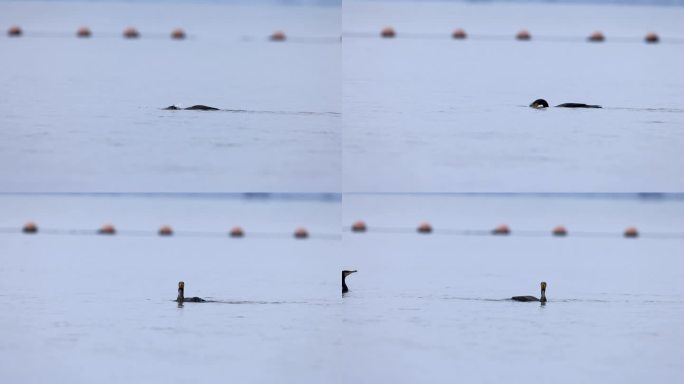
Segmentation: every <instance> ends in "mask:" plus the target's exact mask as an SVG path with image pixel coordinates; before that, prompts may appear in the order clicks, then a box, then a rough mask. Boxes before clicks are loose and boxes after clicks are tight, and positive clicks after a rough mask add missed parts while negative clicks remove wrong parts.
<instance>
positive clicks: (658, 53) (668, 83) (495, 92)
mask: <svg viewBox="0 0 684 384" xmlns="http://www.w3.org/2000/svg"><path fill="white" fill-rule="evenodd" d="M344 14H345V18H344V25H343V33H344V35H345V39H344V55H343V74H344V80H343V81H344V86H343V96H344V97H343V120H344V123H343V130H344V162H343V174H344V186H343V187H344V190H345V191H346V192H454V191H456V192H464V191H466V192H483V191H489V192H544V191H547V192H614V191H620V192H642V191H656V192H662V191H675V192H676V191H681V190H682V188H684V181H683V180H684V179H683V178H682V177H680V175H682V174H684V158H683V157H682V151H681V148H683V147H684V134H683V132H684V130H682V127H684V107H683V106H684V82H682V76H680V74H679V68H680V67H681V64H682V63H683V62H684V56H682V52H684V51H683V50H682V45H681V42H682V41H684V39H682V37H684V28H683V27H682V25H683V24H682V23H681V20H683V19H684V9H682V8H678V7H677V8H669V7H609V6H589V5H582V6H571V5H543V4H534V5H531V4H524V5H511V4H498V3H491V4H489V3H487V4H482V5H479V4H470V3H468V4H464V3H406V2H399V3H376V2H372V3H366V2H355V1H349V2H347V3H345V5H344ZM387 25H391V26H393V27H394V28H395V29H396V31H397V37H396V38H394V39H381V38H380V37H379V33H380V30H381V28H383V27H384V26H387ZM459 27H462V28H464V29H465V30H466V31H467V33H469V34H470V36H469V38H468V39H466V40H463V41H457V40H454V39H451V38H450V34H451V31H453V30H454V29H455V28H459ZM522 28H527V29H528V30H529V31H530V33H531V34H532V36H533V37H532V40H531V41H527V42H521V41H516V40H515V38H514V36H515V33H516V32H517V31H518V30H520V29H522ZM594 30H601V31H603V32H604V34H605V35H606V41H605V42H604V43H602V44H590V43H588V42H586V37H587V36H588V35H589V34H590V33H591V32H593V31H594ZM649 31H655V32H657V33H658V34H659V35H660V36H661V39H662V42H661V43H660V44H650V45H649V44H645V43H644V42H643V36H644V35H645V34H646V33H647V32H649ZM538 98H544V99H547V100H548V101H549V103H550V104H552V105H557V104H560V103H563V102H584V103H589V104H599V105H602V106H603V107H604V108H603V109H592V110H570V109H555V108H550V109H548V110H543V111H539V110H532V109H531V108H528V107H527V106H528V105H529V103H531V102H532V101H533V100H535V99H538Z"/></svg>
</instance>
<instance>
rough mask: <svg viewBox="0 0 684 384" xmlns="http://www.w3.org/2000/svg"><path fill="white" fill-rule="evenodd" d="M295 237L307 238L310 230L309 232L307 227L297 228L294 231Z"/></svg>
mask: <svg viewBox="0 0 684 384" xmlns="http://www.w3.org/2000/svg"><path fill="white" fill-rule="evenodd" d="M294 237H295V239H306V238H307V237H309V232H307V230H306V228H297V229H296V230H295V231H294Z"/></svg>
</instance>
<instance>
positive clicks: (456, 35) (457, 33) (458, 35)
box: [451, 28, 468, 39]
mask: <svg viewBox="0 0 684 384" xmlns="http://www.w3.org/2000/svg"><path fill="white" fill-rule="evenodd" d="M451 37H452V38H453V39H465V38H466V37H468V35H467V34H466V31H465V30H464V29H463V28H458V29H455V30H454V32H452V33H451Z"/></svg>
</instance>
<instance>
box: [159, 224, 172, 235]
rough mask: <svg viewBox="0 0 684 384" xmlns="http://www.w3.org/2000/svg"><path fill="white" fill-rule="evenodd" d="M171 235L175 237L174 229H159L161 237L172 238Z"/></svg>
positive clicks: (165, 226)
mask: <svg viewBox="0 0 684 384" xmlns="http://www.w3.org/2000/svg"><path fill="white" fill-rule="evenodd" d="M171 235H173V229H171V227H170V226H168V225H162V227H161V228H159V236H171Z"/></svg>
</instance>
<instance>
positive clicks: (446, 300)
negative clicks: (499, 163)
mask: <svg viewBox="0 0 684 384" xmlns="http://www.w3.org/2000/svg"><path fill="white" fill-rule="evenodd" d="M360 219H362V220H365V221H366V223H367V225H368V231H367V232H366V233H352V232H349V231H347V232H346V233H345V235H344V238H343V245H342V246H343V249H344V258H343V263H342V266H343V268H345V269H357V270H358V272H357V273H355V274H353V275H351V276H350V277H349V278H348V279H347V282H348V285H349V288H350V292H349V294H347V295H346V296H345V297H344V300H343V301H344V302H343V307H344V312H343V322H342V324H343V326H342V338H343V340H344V343H343V344H342V346H341V351H342V353H341V356H344V358H343V359H342V365H343V366H344V367H345V368H346V369H345V370H344V380H345V382H349V383H355V382H363V383H372V382H378V381H393V382H402V383H415V382H430V383H453V382H454V381H464V382H477V383H501V382H512V383H527V382H531V381H548V382H560V383H577V382H602V383H643V382H645V381H650V380H655V381H659V382H672V381H677V380H678V378H680V377H681V376H682V374H684V367H683V366H682V364H681V360H682V358H684V347H683V345H684V331H683V330H682V327H681V318H682V316H683V315H684V284H683V283H682V281H684V268H682V267H683V260H682V255H683V254H684V252H683V251H684V232H683V231H682V228H684V202H683V201H682V200H681V199H678V200H669V199H637V198H634V197H629V196H624V197H622V198H618V199H615V198H614V197H611V196H604V197H594V198H586V197H581V196H580V197H578V196H546V197H544V196H510V195H507V196H501V195H494V196H481V195H479V196H478V195H473V196H462V195H456V196H453V195H451V196H450V195H422V196H421V195H391V194H390V195H382V194H380V195H363V194H360V195H345V198H344V207H343V223H344V225H345V227H347V228H348V226H350V225H351V223H352V222H354V221H356V220H360ZM423 221H428V222H430V223H431V224H432V225H433V227H434V228H435V231H436V232H435V233H434V234H431V235H421V234H418V233H416V232H415V227H416V226H417V225H418V224H419V223H421V222H423ZM501 223H506V224H508V225H509V226H510V228H511V230H512V234H511V235H510V236H492V235H484V236H482V235H477V236H462V235H453V234H450V233H448V232H447V230H448V229H480V230H489V229H492V228H493V227H494V226H496V225H498V224H501ZM558 224H563V225H565V226H566V227H567V229H568V231H569V234H568V236H567V237H564V238H559V237H553V236H551V228H553V227H555V226H556V225H558ZM629 225H635V226H636V227H638V228H639V230H640V231H641V232H642V233H643V234H644V236H645V235H646V234H647V233H649V232H650V233H656V232H670V233H677V234H679V237H677V238H669V239H662V238H651V237H642V238H638V239H626V238H624V237H622V236H621V233H622V230H623V229H624V228H626V227H627V226H629ZM383 227H393V228H396V227H400V228H406V229H407V231H406V232H404V233H397V232H393V233H383V232H382V231H381V230H380V228H383ZM524 230H538V231H541V232H544V231H546V235H545V236H544V235H539V236H525V235H520V234H516V231H524ZM440 231H441V232H440ZM581 231H586V232H608V233H610V232H612V233H613V234H614V235H613V236H603V237H599V238H595V237H587V236H582V237H580V236H573V233H577V232H581ZM518 233H519V232H518ZM541 281H546V282H547V283H548V288H547V292H546V293H547V296H548V299H549V301H548V303H547V304H546V305H545V306H540V304H539V303H538V302H537V303H518V302H512V301H510V300H506V299H507V298H510V297H511V296H514V295H534V296H539V282H541Z"/></svg>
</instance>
